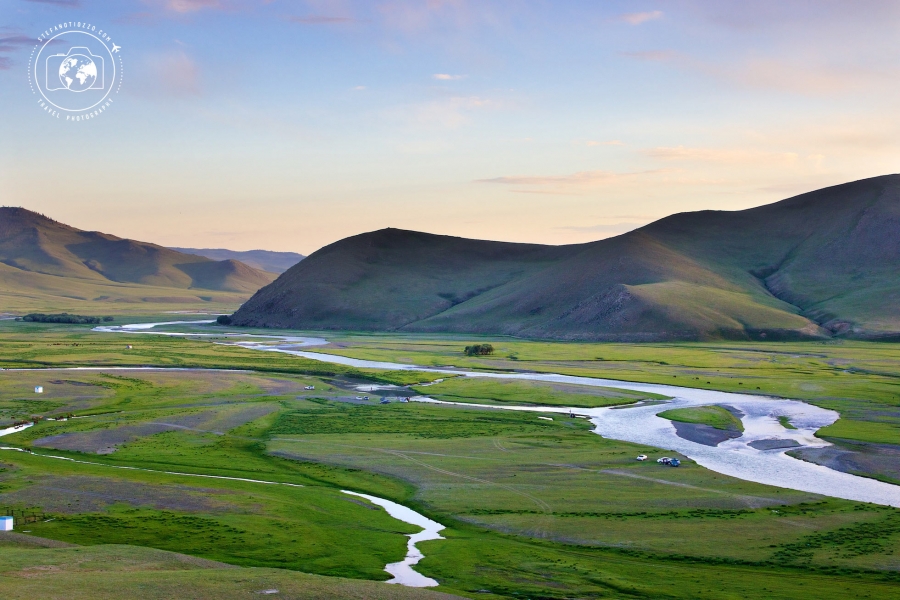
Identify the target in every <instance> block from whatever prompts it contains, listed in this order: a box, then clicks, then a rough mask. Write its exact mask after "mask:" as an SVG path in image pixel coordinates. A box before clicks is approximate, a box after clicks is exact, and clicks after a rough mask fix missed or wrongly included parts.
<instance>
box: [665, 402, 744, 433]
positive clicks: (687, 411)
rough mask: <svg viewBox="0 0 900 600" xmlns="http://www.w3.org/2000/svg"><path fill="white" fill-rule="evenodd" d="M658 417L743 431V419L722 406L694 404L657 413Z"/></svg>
mask: <svg viewBox="0 0 900 600" xmlns="http://www.w3.org/2000/svg"><path fill="white" fill-rule="evenodd" d="M657 416H658V417H662V418H663V419H669V420H670V421H679V422H681V423H696V424H699V425H709V426H710V427H715V428H716V429H724V430H727V431H743V430H744V425H743V423H741V420H740V419H738V418H737V417H736V416H734V415H733V414H732V413H731V412H730V411H728V410H727V409H725V408H722V407H721V406H692V407H690V408H673V409H672V410H664V411H663V412H661V413H658V414H657Z"/></svg>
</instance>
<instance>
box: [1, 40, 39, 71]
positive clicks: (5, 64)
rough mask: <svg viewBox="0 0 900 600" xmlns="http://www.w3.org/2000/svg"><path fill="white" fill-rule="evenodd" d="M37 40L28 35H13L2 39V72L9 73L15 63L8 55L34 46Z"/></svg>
mask: <svg viewBox="0 0 900 600" xmlns="http://www.w3.org/2000/svg"><path fill="white" fill-rule="evenodd" d="M35 42H36V40H35V39H34V38H30V37H28V36H26V35H11V36H7V37H0V71H8V70H10V69H11V68H12V66H13V61H12V59H11V58H10V57H9V56H5V55H7V54H12V53H14V52H17V51H18V50H19V49H21V48H23V47H25V46H31V45H34V44H35Z"/></svg>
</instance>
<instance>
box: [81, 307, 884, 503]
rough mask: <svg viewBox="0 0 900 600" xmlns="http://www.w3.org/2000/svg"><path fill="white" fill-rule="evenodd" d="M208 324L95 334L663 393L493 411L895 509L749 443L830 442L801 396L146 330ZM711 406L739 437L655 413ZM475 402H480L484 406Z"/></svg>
mask: <svg viewBox="0 0 900 600" xmlns="http://www.w3.org/2000/svg"><path fill="white" fill-rule="evenodd" d="M211 322H212V321H172V322H169V323H164V324H161V323H141V324H138V325H122V326H101V327H97V328H95V331H102V332H107V333H154V334H159V335H173V336H191V337H194V336H200V337H203V336H208V337H229V338H244V339H236V340H235V341H234V342H218V343H229V344H233V345H238V346H241V347H243V348H248V349H252V350H260V351H264V352H281V353H285V354H290V355H293V356H299V357H303V358H308V359H312V360H318V361H322V362H328V363H334V364H340V365H346V366H350V367H356V368H368V369H386V370H392V371H395V370H405V371H425V372H432V373H446V374H448V375H458V376H462V377H481V378H495V379H513V380H516V379H518V380H525V381H544V382H553V383H567V384H576V385H586V386H598V387H609V388H618V389H624V390H632V391H638V392H650V393H654V394H662V395H664V396H669V397H671V398H672V400H670V401H668V402H665V403H661V404H642V403H637V404H634V405H631V406H628V407H625V408H623V407H618V408H561V407H534V406H497V407H496V408H500V409H505V410H520V411H531V412H541V413H562V414H569V413H570V412H575V413H577V414H580V415H586V416H588V417H589V418H590V420H591V422H592V423H593V424H594V427H595V429H594V432H595V433H597V434H598V435H601V436H603V437H608V438H611V439H617V440H622V441H626V442H634V443H637V444H645V445H648V446H654V447H656V448H662V449H665V450H671V451H677V452H679V453H681V454H683V455H684V456H687V457H688V458H690V459H692V460H694V461H695V462H697V464H699V465H701V466H703V467H706V468H707V469H710V470H712V471H716V472H718V473H722V474H725V475H729V476H732V477H737V478H739V479H744V480H746V481H753V482H756V483H763V484H768V485H773V486H777V487H782V488H787V489H793V490H799V491H804V492H811V493H815V494H821V495H823V496H832V497H835V498H844V499H847V500H857V501H860V502H872V503H875V504H883V505H888V506H896V507H900V486H896V485H892V484H889V483H884V482H881V481H877V480H875V479H869V478H866V477H859V476H856V475H851V474H849V473H842V472H840V471H835V470H833V469H829V468H828V467H824V466H821V465H817V464H813V463H809V462H806V461H802V460H798V459H795V458H792V457H790V456H788V455H787V454H785V452H786V450H788V449H789V448H773V449H769V450H760V449H757V448H754V447H753V446H752V445H751V444H752V443H753V442H759V441H762V440H767V441H778V440H780V441H783V442H789V443H792V444H796V445H795V446H794V447H795V448H800V447H807V448H811V447H823V446H829V445H831V444H829V443H828V442H826V441H824V440H821V439H819V438H817V437H815V432H816V431H817V430H818V429H820V428H822V427H825V426H827V425H831V424H832V423H834V422H835V421H836V420H837V419H838V416H839V415H838V413H837V412H835V411H832V410H826V409H824V408H819V407H817V406H813V405H811V404H807V403H805V402H801V401H799V400H788V399H782V398H770V397H765V396H758V395H751V394H735V393H728V392H719V391H715V390H702V389H694V388H685V387H677V386H670V385H660V384H651V383H635V382H630V381H618V380H612V379H599V378H594V377H578V376H573V375H560V374H555V373H489V372H483V371H466V370H461V369H452V368H450V369H440V368H435V367H425V366H418V365H409V364H402V363H391V362H381V361H369V360H360V359H355V358H348V357H345V356H338V355H332V354H323V353H320V352H310V351H307V350H303V349H302V348H308V347H311V346H321V345H324V344H327V343H328V341H327V340H324V339H322V338H314V337H302V336H285V335H258V334H245V333H231V332H229V333H225V334H219V333H215V334H213V333H210V334H207V333H184V332H177V333H176V332H154V331H150V330H151V329H153V328H154V327H155V326H157V325H181V324H193V325H196V324H203V323H211ZM247 338H255V339H247ZM263 340H277V341H276V342H275V343H272V342H271V341H270V342H268V343H267V342H265V341H263ZM419 400H422V401H431V402H434V401H433V400H431V399H429V398H420V399H419ZM448 404H454V403H448ZM710 404H714V405H720V406H729V407H734V408H737V409H738V410H740V411H741V412H742V413H744V415H743V417H742V418H741V421H742V422H743V425H744V432H743V435H741V437H739V438H736V439H732V440H728V441H725V442H722V443H721V444H719V445H718V446H706V445H703V444H699V443H696V442H692V441H690V440H686V439H684V438H681V437H679V436H678V435H677V433H676V431H675V426H674V425H673V424H672V422H671V421H669V420H667V419H664V418H662V417H658V416H657V413H660V412H662V411H664V410H668V409H670V408H683V407H687V406H702V405H710ZM476 406H480V407H482V408H483V407H484V405H476ZM782 416H783V417H787V418H788V420H789V421H790V423H791V424H792V425H793V426H794V427H796V429H786V428H785V427H783V426H782V425H781V423H780V422H779V421H778V417H782Z"/></svg>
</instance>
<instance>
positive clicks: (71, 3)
mask: <svg viewBox="0 0 900 600" xmlns="http://www.w3.org/2000/svg"><path fill="white" fill-rule="evenodd" d="M25 1H26V2H34V3H37V4H53V5H54V6H65V7H67V8H81V0H25Z"/></svg>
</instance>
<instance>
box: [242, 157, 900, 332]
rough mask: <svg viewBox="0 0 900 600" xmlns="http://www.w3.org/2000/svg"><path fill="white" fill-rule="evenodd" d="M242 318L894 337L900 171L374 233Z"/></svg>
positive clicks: (374, 326)
mask: <svg viewBox="0 0 900 600" xmlns="http://www.w3.org/2000/svg"><path fill="white" fill-rule="evenodd" d="M233 318H234V322H235V323H236V324H239V325H254V326H277V327H294V328H305V329H357V330H377V331H423V332H460V333H463V332H466V333H486V334H487V333H494V334H509V335H516V336H524V337H535V338H554V339H581V340H624V341H639V340H667V339H672V340H675V339H688V340H690V339H715V338H730V339H742V338H744V339H745V338H765V339H785V338H791V339H798V338H817V337H828V336H832V335H852V336H857V337H880V336H889V335H895V334H897V333H898V332H900V175H888V176H884V177H876V178H872V179H866V180H862V181H857V182H852V183H848V184H844V185H839V186H834V187H831V188H826V189H823V190H819V191H815V192H810V193H808V194H803V195H800V196H797V197H794V198H790V199H788V200H784V201H782V202H777V203H775V204H770V205H766V206H762V207H758V208H754V209H749V210H744V211H735V212H726V211H701V212H696V213H682V214H677V215H672V216H670V217H667V218H665V219H661V220H659V221H656V222H654V223H651V224H649V225H647V226H645V227H643V228H641V229H638V230H636V231H633V232H630V233H627V234H624V235H621V236H618V237H615V238H611V239H606V240H600V241H597V242H592V243H589V244H579V245H570V246H540V245H532V244H511V243H504V242H489V241H482V240H466V239H462V238H455V237H449V236H439V235H431V234H426V233H417V232H410V231H402V230H396V229H385V230H381V231H375V232H371V233H366V234H362V235H358V236H354V237H350V238H347V239H344V240H341V241H339V242H336V243H334V244H331V245H330V246H327V247H325V248H323V249H321V250H319V251H318V252H315V253H313V254H312V255H311V256H309V257H308V258H306V259H305V260H304V261H303V262H301V263H299V264H297V265H295V266H294V267H292V268H291V269H289V270H288V271H287V272H285V273H284V274H282V275H281V276H280V277H279V278H278V279H277V280H276V281H275V282H273V283H272V284H270V285H268V286H266V287H264V288H262V289H261V290H259V291H258V292H257V293H256V294H255V295H254V296H253V298H251V299H250V300H249V301H248V302H247V303H246V304H244V306H242V307H241V309H240V310H238V311H237V312H236V313H235V314H234V317H233Z"/></svg>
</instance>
